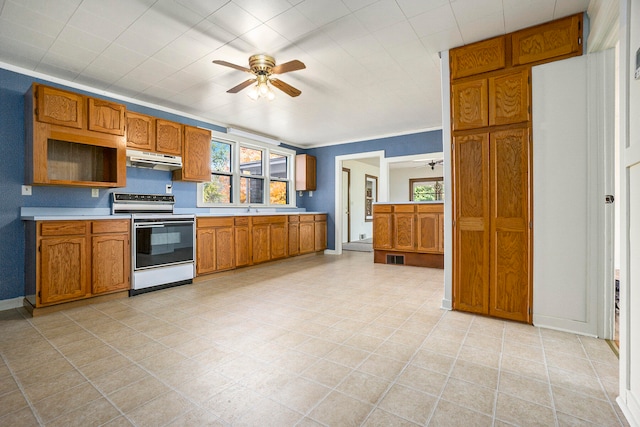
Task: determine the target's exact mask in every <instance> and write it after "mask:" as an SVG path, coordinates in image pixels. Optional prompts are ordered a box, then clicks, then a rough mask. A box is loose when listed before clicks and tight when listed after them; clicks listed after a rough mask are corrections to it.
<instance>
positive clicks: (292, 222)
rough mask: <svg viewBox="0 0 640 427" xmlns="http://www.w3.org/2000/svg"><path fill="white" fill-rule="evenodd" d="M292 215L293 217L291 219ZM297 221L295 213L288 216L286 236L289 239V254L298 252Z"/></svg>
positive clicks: (292, 254) (298, 235) (298, 227)
mask: <svg viewBox="0 0 640 427" xmlns="http://www.w3.org/2000/svg"><path fill="white" fill-rule="evenodd" d="M294 217H295V219H292V218H294ZM298 221H299V219H298V216H297V215H291V216H290V217H289V229H288V234H289V235H288V237H287V239H288V240H289V248H288V249H289V256H295V255H298V254H299V253H300V223H299V222H298Z"/></svg>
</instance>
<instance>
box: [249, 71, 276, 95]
mask: <svg viewBox="0 0 640 427" xmlns="http://www.w3.org/2000/svg"><path fill="white" fill-rule="evenodd" d="M256 78H257V80H258V81H257V82H256V84H255V85H253V86H251V89H249V93H247V96H248V97H249V98H251V99H252V100H254V101H255V100H257V99H258V98H267V99H268V100H269V101H273V100H274V99H275V97H276V95H275V94H274V93H273V89H272V88H271V85H270V84H269V76H267V75H266V74H258V75H257V76H256Z"/></svg>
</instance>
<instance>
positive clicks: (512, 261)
mask: <svg viewBox="0 0 640 427" xmlns="http://www.w3.org/2000/svg"><path fill="white" fill-rule="evenodd" d="M529 145H530V142H529V129H528V128H521V129H513V130H506V131H499V132H493V133H492V134H491V141H490V157H491V160H490V170H491V178H490V188H491V192H490V196H489V198H490V200H491V238H490V241H491V271H490V277H491V283H490V289H491V295H490V297H489V298H490V301H491V304H490V308H489V314H490V315H491V316H496V317H501V318H504V319H511V320H517V321H521V322H528V323H530V313H529V307H530V304H531V295H532V294H531V281H530V272H531V259H530V253H531V229H530V228H529V222H530V205H529V204H530V197H529V192H530V179H529V162H530V154H529V153H530V146H529ZM456 148H457V147H456Z"/></svg>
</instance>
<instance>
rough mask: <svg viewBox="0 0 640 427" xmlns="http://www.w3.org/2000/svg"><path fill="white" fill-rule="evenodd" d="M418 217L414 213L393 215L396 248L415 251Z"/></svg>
mask: <svg viewBox="0 0 640 427" xmlns="http://www.w3.org/2000/svg"><path fill="white" fill-rule="evenodd" d="M415 224H416V217H415V215H414V214H413V213H395V214H394V215H393V231H394V236H393V237H394V239H393V240H394V249H397V250H399V251H414V250H415V249H416V241H415V239H414V237H415V235H416V228H415Z"/></svg>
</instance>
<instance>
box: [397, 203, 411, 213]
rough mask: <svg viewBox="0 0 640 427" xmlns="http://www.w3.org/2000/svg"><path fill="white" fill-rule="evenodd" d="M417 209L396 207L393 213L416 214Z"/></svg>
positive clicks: (406, 206)
mask: <svg viewBox="0 0 640 427" xmlns="http://www.w3.org/2000/svg"><path fill="white" fill-rule="evenodd" d="M415 209H416V207H415V206H414V205H394V206H393V211H394V212H395V213H414V212H415Z"/></svg>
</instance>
